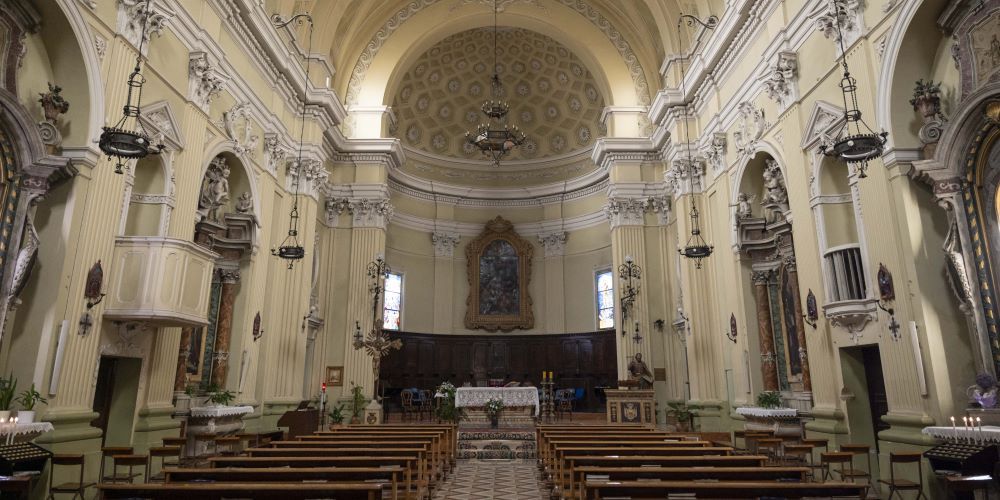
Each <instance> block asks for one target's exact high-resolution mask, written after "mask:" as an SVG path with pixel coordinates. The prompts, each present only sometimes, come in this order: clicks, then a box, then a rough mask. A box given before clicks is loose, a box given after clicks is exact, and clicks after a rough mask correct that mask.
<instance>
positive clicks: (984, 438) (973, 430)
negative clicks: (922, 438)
mask: <svg viewBox="0 0 1000 500" xmlns="http://www.w3.org/2000/svg"><path fill="white" fill-rule="evenodd" d="M921 432H923V433H924V434H926V435H928V436H933V437H936V438H938V439H943V440H953V441H958V440H967V441H980V442H989V443H1000V427H996V426H993V425H984V426H983V427H982V429H980V428H979V427H964V426H962V424H961V422H959V425H958V426H957V427H950V426H932V427H924V429H923V430H922V431H921Z"/></svg>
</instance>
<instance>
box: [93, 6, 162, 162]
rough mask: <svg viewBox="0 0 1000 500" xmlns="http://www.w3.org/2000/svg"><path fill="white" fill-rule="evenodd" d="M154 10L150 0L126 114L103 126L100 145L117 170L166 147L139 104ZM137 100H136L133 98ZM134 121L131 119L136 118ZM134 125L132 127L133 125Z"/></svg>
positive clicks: (129, 88)
mask: <svg viewBox="0 0 1000 500" xmlns="http://www.w3.org/2000/svg"><path fill="white" fill-rule="evenodd" d="M152 12H153V0H147V1H146V11H145V14H144V15H143V17H142V31H141V33H140V35H139V53H138V54H137V55H136V56H135V68H133V69H132V73H131V74H130V75H129V77H128V83H127V85H128V97H126V99H125V106H124V107H123V108H122V117H121V119H120V120H118V123H116V124H114V126H111V127H107V126H105V127H102V128H101V130H102V132H101V136H100V138H99V139H98V143H97V146H98V147H99V148H100V149H101V151H102V152H104V154H106V155H108V159H109V160H110V159H112V158H114V159H115V173H116V174H121V173H123V170H122V169H123V168H125V167H126V165H127V163H128V161H129V160H138V159H142V158H145V157H147V156H149V155H151V154H152V155H156V154H160V152H162V151H163V148H164V146H163V144H156V145H154V144H153V143H152V140H150V138H149V134H148V133H146V130H145V129H144V128H143V126H142V122H141V121H140V120H139V117H140V116H141V115H142V110H141V109H139V106H140V105H141V103H142V86H143V85H145V83H146V78H145V77H143V76H142V73H141V71H142V48H143V46H144V45H145V43H146V26H147V25H148V24H149V16H150V15H151V14H152ZM133 97H134V98H135V103H134V104H133V103H132V98H133ZM133 121H134V123H130V122H133ZM130 125H131V127H130Z"/></svg>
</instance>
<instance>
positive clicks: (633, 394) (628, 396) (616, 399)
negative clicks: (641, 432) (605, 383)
mask: <svg viewBox="0 0 1000 500" xmlns="http://www.w3.org/2000/svg"><path fill="white" fill-rule="evenodd" d="M604 394H605V395H607V417H608V423H609V424H621V425H632V424H638V425H656V399H655V393H654V392H653V391H647V390H634V389H632V390H630V389H606V390H605V391H604Z"/></svg>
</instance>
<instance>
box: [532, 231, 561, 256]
mask: <svg viewBox="0 0 1000 500" xmlns="http://www.w3.org/2000/svg"><path fill="white" fill-rule="evenodd" d="M566 237H567V234H566V232H565V231H553V232H550V233H541V234H539V235H538V241H539V242H540V243H541V244H542V246H543V247H544V248H545V256H546V257H559V256H562V255H564V254H565V253H566Z"/></svg>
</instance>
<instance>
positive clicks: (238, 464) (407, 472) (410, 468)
mask: <svg viewBox="0 0 1000 500" xmlns="http://www.w3.org/2000/svg"><path fill="white" fill-rule="evenodd" d="M208 461H209V465H210V466H211V468H214V469H222V468H264V467H272V468H275V467H290V468H304V467H305V468H311V467H338V468H339V467H381V466H386V467H387V466H399V467H402V468H403V471H404V472H403V478H404V482H405V483H406V484H405V486H404V488H403V491H406V492H407V495H408V496H412V492H413V486H414V484H413V478H414V476H415V471H416V470H417V466H418V460H417V455H416V454H413V455H409V456H389V457H344V456H336V457H333V456H326V457H317V456H311V457H211V458H209V459H208ZM423 493H424V490H423V489H422V488H421V487H420V486H419V485H417V492H416V498H422V497H423Z"/></svg>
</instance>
